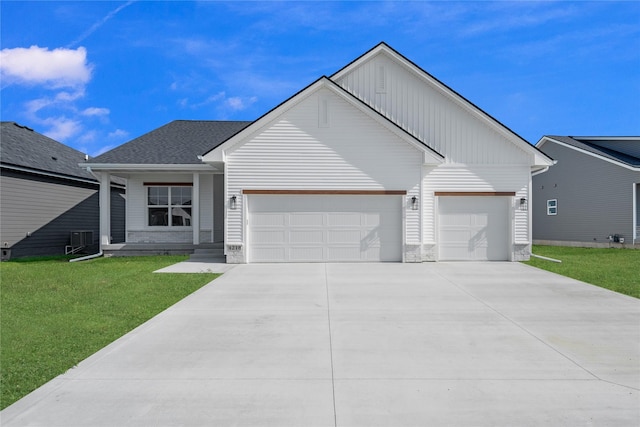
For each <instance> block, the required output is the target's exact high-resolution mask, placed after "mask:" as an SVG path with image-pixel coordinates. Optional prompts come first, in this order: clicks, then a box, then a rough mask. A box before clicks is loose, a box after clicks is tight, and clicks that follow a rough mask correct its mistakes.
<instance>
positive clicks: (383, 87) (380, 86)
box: [376, 64, 387, 93]
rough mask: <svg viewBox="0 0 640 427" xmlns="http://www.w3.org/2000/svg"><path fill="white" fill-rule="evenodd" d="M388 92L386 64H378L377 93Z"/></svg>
mask: <svg viewBox="0 0 640 427" xmlns="http://www.w3.org/2000/svg"><path fill="white" fill-rule="evenodd" d="M386 92H387V78H386V70H385V68H384V65H381V64H380V65H377V66H376V93H386Z"/></svg>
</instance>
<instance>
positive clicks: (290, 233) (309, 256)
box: [249, 195, 402, 262]
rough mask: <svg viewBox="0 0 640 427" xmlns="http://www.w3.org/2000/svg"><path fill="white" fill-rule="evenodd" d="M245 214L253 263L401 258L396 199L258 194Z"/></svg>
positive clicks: (387, 259)
mask: <svg viewBox="0 0 640 427" xmlns="http://www.w3.org/2000/svg"><path fill="white" fill-rule="evenodd" d="M287 210H289V211H287ZM249 215H250V219H249V234H250V236H249V245H250V254H249V260H250V261H251V262H279V261H281V262H314V261H316V262H328V261H334V262H337V261H400V260H401V259H402V252H401V249H402V243H401V242H402V212H401V202H400V200H399V199H398V197H397V196H396V197H393V196H391V197H388V196H320V195H318V196H307V195H304V196H298V195H296V196H280V195H277V196H276V195H273V196H271V195H259V196H257V195H256V196H251V197H250V199H249ZM276 231H279V232H281V234H275V233H276ZM271 233H273V234H271ZM270 239H272V240H270ZM276 249H277V250H276ZM278 257H280V258H278Z"/></svg>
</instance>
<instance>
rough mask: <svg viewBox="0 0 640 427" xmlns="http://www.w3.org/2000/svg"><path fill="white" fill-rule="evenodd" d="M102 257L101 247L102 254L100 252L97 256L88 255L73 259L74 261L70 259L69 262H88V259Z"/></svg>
mask: <svg viewBox="0 0 640 427" xmlns="http://www.w3.org/2000/svg"><path fill="white" fill-rule="evenodd" d="M101 256H102V245H100V252H98V253H97V254H92V255H87V256H83V257H80V258H73V259H70V260H69V262H76V261H86V260H88V259H93V258H98V257H101Z"/></svg>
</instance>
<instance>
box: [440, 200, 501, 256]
mask: <svg viewBox="0 0 640 427" xmlns="http://www.w3.org/2000/svg"><path fill="white" fill-rule="evenodd" d="M438 221H439V224H440V225H439V238H438V240H439V252H440V255H439V258H440V259H441V260H460V261H481V260H491V261H498V260H500V261H502V260H508V259H509V227H510V222H509V204H508V199H507V198H506V197H479V196H476V197H455V196H454V197H442V198H441V199H440V201H439V217H438Z"/></svg>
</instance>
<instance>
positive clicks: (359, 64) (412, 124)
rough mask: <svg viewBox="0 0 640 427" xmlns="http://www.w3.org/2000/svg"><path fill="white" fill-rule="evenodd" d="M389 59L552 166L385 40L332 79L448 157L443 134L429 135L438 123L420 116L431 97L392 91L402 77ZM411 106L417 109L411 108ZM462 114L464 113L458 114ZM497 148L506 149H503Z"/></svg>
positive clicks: (534, 159)
mask: <svg viewBox="0 0 640 427" xmlns="http://www.w3.org/2000/svg"><path fill="white" fill-rule="evenodd" d="M385 61H386V62H387V63H388V64H391V65H393V66H396V67H400V68H401V69H403V70H405V72H406V73H407V74H408V75H410V76H412V79H415V80H416V81H418V82H420V85H422V86H423V87H425V88H429V90H430V91H431V93H432V95H431V96H432V97H433V96H435V95H434V94H437V96H439V97H444V98H445V99H447V100H448V102H450V103H451V104H452V105H454V106H455V107H454V109H455V110H458V111H464V112H465V114H468V115H469V116H470V117H471V120H472V121H475V122H477V123H475V124H473V125H472V126H473V127H475V129H476V130H477V129H481V128H484V129H486V130H485V133H487V131H490V132H492V133H493V134H495V135H496V137H495V138H493V139H501V140H503V141H504V142H505V143H506V144H510V145H513V146H514V147H517V149H518V150H519V151H522V152H523V154H525V155H526V156H528V157H530V158H531V160H530V161H531V164H532V166H534V165H537V166H549V165H551V164H552V163H553V160H552V159H550V158H549V157H548V156H546V155H545V154H544V153H542V152H541V151H539V150H537V149H536V148H535V147H534V146H533V145H531V144H529V143H528V142H527V141H526V140H524V139H523V138H522V137H520V136H519V135H517V134H516V133H515V132H513V131H512V130H511V129H509V128H508V127H506V126H505V125H503V124H502V123H500V122H499V121H497V120H496V119H495V118H493V117H492V116H490V115H489V114H487V113H486V112H484V111H483V110H482V109H480V108H479V107H477V106H476V105H475V104H473V103H472V102H470V101H469V100H467V99H466V98H464V97H463V96H462V95H460V94H459V93H457V92H456V91H454V90H453V89H451V88H450V87H448V86H447V85H445V84H444V83H442V82H441V81H440V80H438V79H436V78H435V77H434V76H432V75H431V74H429V73H428V72H426V71H425V70H423V69H422V68H420V67H419V66H418V65H416V64H415V63H413V62H412V61H410V60H409V59H407V58H406V57H404V56H403V55H401V54H400V53H398V52H397V51H396V50H394V49H393V48H391V47H390V46H388V45H387V44H386V43H384V42H381V43H380V44H378V45H377V46H375V47H374V48H372V49H371V50H369V51H368V52H366V53H365V54H363V55H362V56H360V57H359V58H357V59H356V60H354V61H352V62H351V63H349V64H348V65H347V66H345V67H343V68H342V69H341V70H339V71H338V72H336V73H335V74H333V75H332V76H331V79H332V80H334V81H335V82H336V83H338V84H339V85H341V86H342V87H344V88H345V89H346V90H348V91H349V92H351V93H353V94H354V96H356V97H358V98H360V99H362V100H363V101H364V102H366V103H367V104H369V105H372V106H373V107H374V108H375V109H376V110H379V111H381V112H382V114H384V115H385V116H387V117H389V119H390V120H392V121H394V122H396V123H398V124H399V125H400V126H402V127H403V128H405V129H407V131H408V132H409V133H411V134H414V135H417V136H418V137H419V138H420V139H422V140H425V141H426V142H427V144H429V145H430V146H431V147H432V148H434V149H436V150H438V151H439V152H441V153H442V154H444V155H445V156H447V157H448V156H449V153H448V152H447V151H448V150H446V149H445V148H443V147H441V146H439V145H438V144H439V143H440V142H441V139H442V138H438V137H433V135H431V136H432V137H431V138H429V135H428V132H429V131H430V130H431V129H433V128H434V127H435V126H433V123H429V122H430V120H431V119H429V120H427V119H425V117H424V116H418V114H427V113H423V111H424V110H426V109H427V108H428V107H425V103H426V102H427V101H425V100H424V99H419V97H418V96H415V94H414V92H413V91H412V90H411V88H409V89H407V88H406V87H405V88H404V90H405V91H406V93H402V94H400V93H396V94H392V93H391V92H392V91H394V90H395V91H396V92H398V91H399V89H398V88H399V87H400V84H399V82H398V81H392V79H393V78H395V76H391V74H392V73H391V72H390V70H389V67H385V65H384V63H385ZM367 86H368V87H367ZM372 86H375V89H374V88H372ZM363 87H364V88H363ZM394 96H395V97H396V98H398V97H399V98H398V101H397V102H396V101H394V99H393V98H394ZM407 98H411V99H407ZM402 103H406V104H407V106H405V105H402ZM411 109H413V110H414V111H416V112H411V111H410V110H411ZM411 115H413V117H411ZM433 115H435V116H438V115H440V116H441V115H442V114H440V113H433ZM451 115H452V116H455V115H456V113H455V112H454V113H452V114H451ZM458 116H460V115H459V114H458ZM447 120H449V121H451V118H450V117H448V118H447ZM431 121H432V120H431ZM429 125H431V126H429ZM427 128H430V129H427ZM423 134H424V135H423ZM469 134H470V135H472V136H473V135H475V134H477V132H475V131H474V130H470V131H469ZM496 151H502V149H498V150H496Z"/></svg>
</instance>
